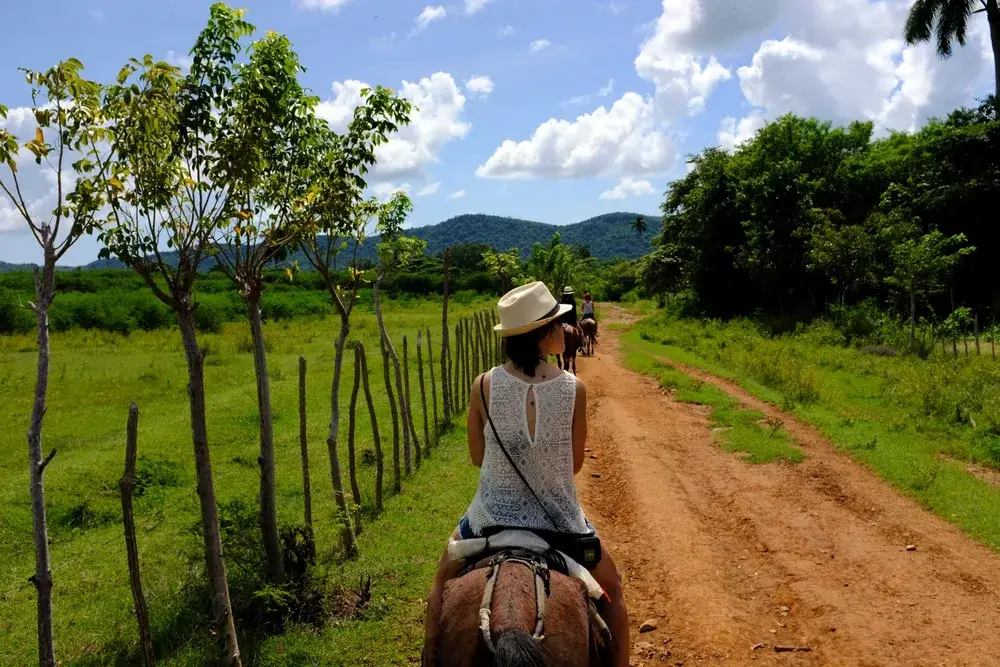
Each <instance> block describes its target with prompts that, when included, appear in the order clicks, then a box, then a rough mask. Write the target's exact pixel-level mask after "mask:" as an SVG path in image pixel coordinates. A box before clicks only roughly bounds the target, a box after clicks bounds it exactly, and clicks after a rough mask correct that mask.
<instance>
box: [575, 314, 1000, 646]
mask: <svg viewBox="0 0 1000 667" xmlns="http://www.w3.org/2000/svg"><path fill="white" fill-rule="evenodd" d="M604 312H605V314H606V317H605V322H606V323H609V322H613V321H615V320H619V321H621V320H622V318H623V317H625V316H626V314H625V313H623V312H622V311H620V310H614V309H610V308H605V309H604ZM608 315H610V317H608ZM684 370H686V371H688V372H691V373H692V374H693V375H697V376H699V377H701V379H704V380H707V381H711V382H713V383H714V384H716V385H717V386H720V387H721V388H723V389H725V390H726V391H728V392H730V393H731V394H733V395H734V396H737V397H738V398H739V399H740V400H741V401H742V402H744V403H745V404H746V405H747V407H753V408H756V409H759V410H762V411H763V412H765V414H768V415H769V416H774V417H777V418H781V419H782V420H783V421H784V423H785V425H786V428H787V430H788V431H789V432H790V433H791V434H792V436H793V437H794V438H795V439H796V440H797V441H798V442H799V444H800V445H801V446H802V447H803V448H804V450H805V451H806V454H807V459H806V460H805V461H804V462H803V463H801V464H798V465H791V464H768V465H749V464H746V463H744V462H743V461H741V460H740V458H739V456H738V455H734V454H728V453H726V452H723V451H722V450H721V449H720V448H719V447H717V446H716V445H715V444H714V443H713V442H712V434H711V431H710V430H709V427H708V423H707V410H706V409H705V408H703V407H700V406H693V405H688V404H682V403H678V402H676V401H674V400H672V399H671V398H670V397H669V396H667V395H665V394H664V392H663V391H662V390H660V388H659V386H658V385H657V384H656V383H655V382H653V381H652V380H650V379H648V378H645V377H643V376H640V375H638V374H636V373H633V372H631V371H628V370H626V369H625V368H624V367H623V366H622V364H621V361H620V358H619V354H618V338H617V334H616V333H615V332H613V331H610V330H609V328H608V327H607V326H605V327H604V328H603V333H602V335H601V344H600V347H599V350H598V354H597V355H596V356H594V357H585V358H582V359H581V360H580V376H581V377H582V378H583V379H584V380H585V381H586V382H587V388H588V393H589V396H590V406H589V412H588V423H589V430H590V436H589V438H588V442H589V443H590V444H589V447H590V448H591V452H590V453H589V456H590V457H592V458H591V459H590V460H588V461H587V466H586V468H585V471H584V473H583V474H584V476H585V479H584V481H583V483H582V484H581V496H582V499H583V503H584V505H585V507H586V509H587V513H588V516H589V517H590V518H591V519H592V520H593V521H594V523H595V525H596V526H597V527H598V530H599V531H600V532H601V535H602V538H603V539H604V540H606V542H607V543H608V545H609V547H610V548H611V550H612V553H613V555H614V556H615V559H616V560H617V561H618V564H619V568H620V569H621V571H622V573H623V578H624V579H625V590H626V595H627V598H628V603H629V607H630V612H631V615H632V619H633V627H634V634H633V645H636V644H637V643H639V642H644V644H641V645H640V646H641V649H640V650H639V651H638V652H637V653H635V654H634V655H633V664H635V665H650V666H651V665H657V664H672V665H676V664H678V663H680V664H683V665H744V664H778V665H784V664H792V665H845V666H846V665H858V666H862V665H863V666H869V665H870V666H876V665H878V666H881V665H907V666H909V665H914V666H916V665H998V664H1000V557H998V556H997V555H996V554H994V553H993V552H991V551H990V550H988V549H987V548H986V547H984V546H982V545H980V544H978V543H976V542H974V541H973V540H972V539H971V538H969V537H967V536H966V535H964V534H962V533H961V532H960V531H959V530H958V529H956V528H955V527H954V526H952V525H950V524H948V523H947V522H945V521H943V520H941V519H938V518H937V517H935V516H934V515H932V514H930V513H929V512H927V511H925V510H923V509H922V508H921V507H920V506H919V505H917V504H916V503H915V502H913V501H912V500H910V499H908V498H906V497H904V496H902V495H901V494H899V493H898V492H896V491H895V490H893V489H892V488H891V487H889V486H888V485H887V484H886V483H885V482H883V481H882V480H880V479H879V478H878V477H877V476H876V475H875V474H874V473H872V472H871V471H869V470H867V469H865V468H863V467H862V466H860V465H859V464H857V463H854V462H852V461H851V460H849V459H848V458H846V457H844V456H842V455H840V454H838V453H837V452H836V451H835V450H834V448H833V447H832V446H831V445H830V444H829V443H828V442H826V441H824V440H823V438H822V437H820V436H819V435H818V434H817V433H816V432H815V431H814V430H813V429H811V428H810V427H809V426H808V425H805V424H803V423H800V422H798V421H797V420H795V419H793V418H791V417H788V416H787V415H784V414H783V413H781V412H780V411H778V410H776V409H775V408H773V407H772V406H770V405H767V404H764V403H762V402H761V401H757V400H756V399H753V398H752V397H750V396H748V395H747V394H746V393H745V392H743V391H742V390H740V389H739V388H737V387H735V386H734V385H733V384H732V383H728V382H725V381H721V380H718V379H717V378H714V377H710V376H706V375H705V374H703V373H698V372H696V371H691V369H684ZM595 475H599V477H595ZM908 544H915V545H917V551H914V552H908V551H907V550H906V546H907V545H908ZM649 618H655V619H657V621H658V628H657V630H655V631H653V632H650V633H646V634H642V635H639V634H638V633H637V631H636V630H635V628H638V626H639V624H640V623H641V622H642V621H643V620H645V619H649ZM761 644H763V646H760V645H761ZM754 646H758V648H756V649H754V648H753V647H754ZM775 646H784V647H793V646H794V647H808V648H810V649H811V651H809V652H802V653H776V652H775V651H774V647H775Z"/></svg>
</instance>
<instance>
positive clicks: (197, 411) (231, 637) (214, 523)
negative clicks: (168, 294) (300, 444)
mask: <svg viewBox="0 0 1000 667" xmlns="http://www.w3.org/2000/svg"><path fill="white" fill-rule="evenodd" d="M186 296H187V298H186V299H185V300H184V310H182V311H181V312H179V313H178V314H177V324H178V326H179V328H180V330H181V340H182V342H183V343H184V356H185V358H186V359H187V367H188V398H189V403H190V409H191V440H192V443H193V445H194V465H195V470H196V472H197V475H198V500H199V502H200V504H201V528H202V537H203V538H204V540H205V568H206V572H207V574H208V583H209V586H210V588H211V590H212V609H213V612H214V614H215V624H216V627H217V628H219V629H220V630H221V632H220V634H222V635H223V636H224V637H225V640H226V664H230V665H237V666H239V665H242V664H243V663H242V660H241V658H240V647H239V642H238V641H237V638H236V623H235V621H234V619H233V608H232V604H231V603H230V601H229V583H228V581H227V580H226V565H225V562H223V560H222V536H221V535H220V533H219V510H218V507H217V506H216V504H215V482H214V480H213V479H212V458H211V455H210V453H209V446H208V424H207V421H206V417H205V375H204V370H205V355H204V353H203V352H202V351H201V348H199V347H198V337H197V334H196V333H195V323H194V309H193V308H192V307H191V306H190V305H188V304H189V303H190V295H186Z"/></svg>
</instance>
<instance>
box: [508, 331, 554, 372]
mask: <svg viewBox="0 0 1000 667" xmlns="http://www.w3.org/2000/svg"><path fill="white" fill-rule="evenodd" d="M558 326H561V325H560V324H559V320H553V321H552V322H549V323H548V324H543V325H542V326H540V327H538V328H537V329H532V330H531V331H528V332H527V333H523V334H518V335H516V336H508V337H506V338H504V339H503V351H504V354H505V355H507V358H508V359H510V361H511V363H512V364H514V366H516V367H517V368H518V369H519V370H520V371H521V372H522V373H524V374H525V375H527V376H528V377H535V369H536V368H538V364H540V363H542V362H543V361H545V359H544V357H543V355H542V353H541V351H540V350H539V344H540V343H541V342H542V341H543V340H544V339H545V337H546V336H548V335H549V334H550V333H551V332H552V330H553V329H554V328H556V327H558Z"/></svg>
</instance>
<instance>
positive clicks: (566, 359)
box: [556, 324, 583, 375]
mask: <svg viewBox="0 0 1000 667" xmlns="http://www.w3.org/2000/svg"><path fill="white" fill-rule="evenodd" d="M562 328H563V340H564V341H565V342H566V350H565V351H564V352H563V353H562V355H558V354H557V355H556V363H557V364H558V365H559V368H561V369H562V370H564V371H568V370H569V369H570V365H571V364H572V367H573V375H576V353H577V350H579V349H580V345H581V344H582V343H583V337H582V336H580V330H579V329H577V328H576V327H574V326H573V325H572V324H563V325H562Z"/></svg>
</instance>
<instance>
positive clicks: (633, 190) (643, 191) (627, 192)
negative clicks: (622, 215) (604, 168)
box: [600, 176, 656, 199]
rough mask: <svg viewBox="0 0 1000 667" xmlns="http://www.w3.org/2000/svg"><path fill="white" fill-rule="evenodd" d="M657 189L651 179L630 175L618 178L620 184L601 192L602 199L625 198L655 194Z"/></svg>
mask: <svg viewBox="0 0 1000 667" xmlns="http://www.w3.org/2000/svg"><path fill="white" fill-rule="evenodd" d="M655 193H656V190H654V189H653V186H652V185H650V183H649V181H640V180H636V179H634V178H632V177H630V176H624V177H622V178H621V179H619V180H618V184H617V185H616V186H615V187H613V188H611V189H610V190H608V191H607V192H602V193H601V194H600V198H601V199H625V198H626V197H642V196H644V195H651V194H655Z"/></svg>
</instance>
